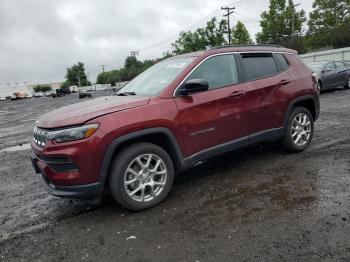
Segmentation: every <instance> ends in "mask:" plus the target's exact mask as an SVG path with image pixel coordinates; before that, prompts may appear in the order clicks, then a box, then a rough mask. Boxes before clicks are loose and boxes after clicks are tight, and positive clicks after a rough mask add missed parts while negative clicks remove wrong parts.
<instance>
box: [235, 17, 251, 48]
mask: <svg viewBox="0 0 350 262" xmlns="http://www.w3.org/2000/svg"><path fill="white" fill-rule="evenodd" d="M231 42H232V44H234V45H245V44H252V43H253V41H252V39H251V37H250V35H249V32H248V30H247V28H246V27H245V25H244V24H243V23H242V22H241V21H238V22H237V24H236V26H235V27H234V28H233V29H232V39H231Z"/></svg>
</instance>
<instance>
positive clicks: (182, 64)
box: [166, 63, 186, 68]
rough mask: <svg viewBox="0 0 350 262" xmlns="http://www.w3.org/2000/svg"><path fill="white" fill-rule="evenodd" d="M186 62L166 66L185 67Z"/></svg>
mask: <svg viewBox="0 0 350 262" xmlns="http://www.w3.org/2000/svg"><path fill="white" fill-rule="evenodd" d="M185 65H186V63H173V64H169V65H167V66H166V68H183V67H184V66H185Z"/></svg>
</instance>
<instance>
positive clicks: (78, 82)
mask: <svg viewBox="0 0 350 262" xmlns="http://www.w3.org/2000/svg"><path fill="white" fill-rule="evenodd" d="M90 85H91V83H90V82H89V81H88V80H87V76H86V73H85V68H84V64H83V63H81V62H78V64H76V65H73V66H72V67H71V68H67V73H66V81H65V82H64V83H63V84H62V85H61V87H62V88H67V87H70V86H90Z"/></svg>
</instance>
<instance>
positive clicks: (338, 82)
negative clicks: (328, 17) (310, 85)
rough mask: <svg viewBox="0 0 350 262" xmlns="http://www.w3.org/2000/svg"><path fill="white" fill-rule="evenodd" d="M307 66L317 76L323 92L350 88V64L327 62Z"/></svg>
mask: <svg viewBox="0 0 350 262" xmlns="http://www.w3.org/2000/svg"><path fill="white" fill-rule="evenodd" d="M307 65H308V66H309V67H310V69H311V70H312V71H313V72H314V73H316V74H317V76H318V82H319V84H320V89H321V90H322V91H324V90H326V89H332V88H336V87H340V86H343V87H344V88H345V89H349V88H350V64H348V63H346V62H342V61H325V62H315V63H309V64H307Z"/></svg>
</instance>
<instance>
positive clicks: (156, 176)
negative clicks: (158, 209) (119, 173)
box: [124, 154, 168, 202]
mask: <svg viewBox="0 0 350 262" xmlns="http://www.w3.org/2000/svg"><path fill="white" fill-rule="evenodd" d="M167 174H168V171H167V167H166V165H165V162H164V161H163V159H161V158H160V157H159V156H157V155H155V154H143V155H140V156H138V157H136V158H134V159H133V160H132V161H131V162H130V164H129V165H128V167H127V169H126V171H125V174H124V188H125V191H126V193H127V194H128V196H129V197H131V198H132V199H133V200H135V201H138V202H149V201H152V200H153V199H155V198H157V197H158V196H159V195H160V194H161V192H162V191H163V189H164V186H165V185H166V182H167Z"/></svg>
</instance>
